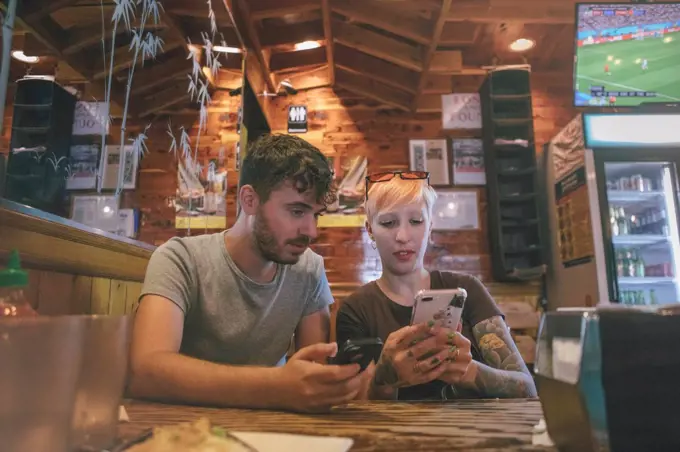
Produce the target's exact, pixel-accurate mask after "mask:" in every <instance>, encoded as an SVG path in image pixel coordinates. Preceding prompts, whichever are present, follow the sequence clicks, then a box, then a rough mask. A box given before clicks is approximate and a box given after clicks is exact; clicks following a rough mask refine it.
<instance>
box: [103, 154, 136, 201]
mask: <svg viewBox="0 0 680 452" xmlns="http://www.w3.org/2000/svg"><path fill="white" fill-rule="evenodd" d="M123 149H125V175H124V177H123V187H122V188H123V190H134V188H135V187H136V186H137V168H138V166H139V158H138V155H137V153H136V152H134V148H133V147H132V146H123ZM104 152H105V153H106V155H105V156H104V162H105V164H104V168H102V169H101V171H102V182H101V183H102V189H103V190H115V189H116V188H118V169H119V168H120V146H118V145H109V146H106V147H105V148H104Z"/></svg>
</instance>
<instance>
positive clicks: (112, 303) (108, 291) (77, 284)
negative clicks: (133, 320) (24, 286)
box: [26, 270, 142, 315]
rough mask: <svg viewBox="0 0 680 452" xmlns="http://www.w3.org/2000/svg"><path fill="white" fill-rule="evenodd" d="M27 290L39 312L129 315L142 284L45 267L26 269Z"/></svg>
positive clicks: (134, 306) (49, 313)
mask: <svg viewBox="0 0 680 452" xmlns="http://www.w3.org/2000/svg"><path fill="white" fill-rule="evenodd" d="M28 278H29V287H28V290H27V292H26V297H27V298H28V300H29V302H30V303H31V306H33V308H34V309H36V310H37V311H38V313H39V314H41V315H68V314H100V315H123V314H131V313H133V312H134V310H135V308H136V306H137V299H138V298H139V294H140V293H141V291H142V283H140V282H134V281H123V280H120V279H113V278H100V277H92V276H85V275H75V274H70V273H61V272H54V271H46V270H29V274H28Z"/></svg>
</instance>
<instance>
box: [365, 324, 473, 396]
mask: <svg viewBox="0 0 680 452" xmlns="http://www.w3.org/2000/svg"><path fill="white" fill-rule="evenodd" d="M457 336H460V335H459V334H456V332H455V331H453V330H449V329H446V328H442V327H434V328H433V327H432V326H431V325H430V324H420V325H413V326H407V327H404V328H401V329H399V330H397V331H395V332H393V333H392V334H390V335H389V336H388V337H387V340H386V341H385V345H384V346H383V350H382V354H381V355H380V359H379V360H378V363H377V365H376V370H375V377H374V379H373V382H374V385H376V386H388V387H391V388H403V387H406V386H413V385H417V384H423V383H428V382H430V381H432V380H436V379H438V378H440V376H441V375H442V374H443V373H444V372H446V371H447V369H448V366H447V365H445V364H449V362H450V361H449V360H450V359H451V358H452V357H453V356H454V354H455V353H456V350H457V346H456V343H455V338H456V337H457ZM461 337H462V336H461ZM469 347H470V343H469V341H468V354H469ZM461 353H462V352H458V354H459V355H460V354H461ZM463 355H464V353H463ZM458 367H460V366H458ZM458 367H456V368H455V369H457V368H458ZM455 369H453V368H452V371H454V370H455Z"/></svg>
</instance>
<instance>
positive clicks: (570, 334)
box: [535, 305, 680, 452]
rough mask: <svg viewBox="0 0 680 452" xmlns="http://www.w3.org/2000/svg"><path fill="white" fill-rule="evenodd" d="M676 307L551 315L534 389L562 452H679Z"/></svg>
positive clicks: (542, 332)
mask: <svg viewBox="0 0 680 452" xmlns="http://www.w3.org/2000/svg"><path fill="white" fill-rule="evenodd" d="M679 314H680V306H679V307H675V306H673V307H666V306H664V307H660V308H655V309H652V308H640V307H628V306H618V305H616V306H608V307H599V308H592V309H577V310H573V309H572V310H565V311H557V312H549V313H546V314H545V315H544V316H543V319H542V320H541V326H540V329H539V333H538V343H537V348H536V367H535V369H536V370H535V372H536V383H537V387H538V393H539V396H540V399H541V404H542V407H543V413H544V416H545V420H546V425H547V428H548V433H549V434H550V437H551V438H552V441H553V442H554V443H555V445H556V446H557V447H558V448H559V450H561V451H566V452H572V451H573V452H589V451H615V452H619V451H636V452H637V451H652V450H653V451H675V452H677V451H680V390H679V389H678V386H679V384H680V353H679V352H678V351H677V350H676V348H675V347H676V345H677V344H679V343H680V315H679Z"/></svg>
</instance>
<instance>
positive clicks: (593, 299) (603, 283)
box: [540, 113, 680, 309]
mask: <svg viewBox="0 0 680 452" xmlns="http://www.w3.org/2000/svg"><path fill="white" fill-rule="evenodd" d="M540 167H541V171H540V173H541V177H540V179H541V183H542V184H543V185H544V190H543V193H544V196H545V199H544V208H545V216H546V217H547V219H548V221H547V222H546V225H547V228H548V230H547V231H546V233H547V236H548V237H550V241H549V252H548V262H549V268H548V274H547V275H546V295H547V300H548V308H549V309H558V308H570V307H573V308H582V307H593V306H600V305H607V304H611V303H620V304H625V305H644V306H651V305H663V304H671V303H678V302H680V286H679V282H680V280H679V279H678V270H679V269H678V266H679V265H678V260H679V259H680V231H679V224H678V220H679V217H678V212H679V210H680V209H679V205H678V171H679V170H680V114H660V113H659V114H641V113H592V114H589V113H584V114H580V115H578V116H577V117H575V118H574V119H573V120H572V121H571V122H570V123H569V124H568V125H567V126H566V127H565V128H564V129H562V130H561V131H560V132H559V133H558V134H557V135H556V136H555V137H554V138H553V139H552V140H551V141H550V142H549V143H548V144H547V145H545V146H544V152H543V156H542V159H541V162H540Z"/></svg>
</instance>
